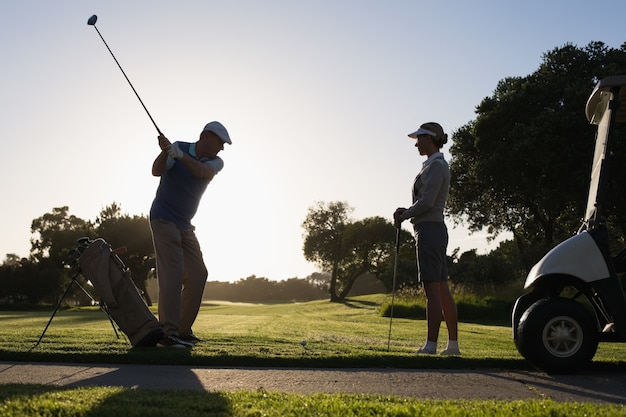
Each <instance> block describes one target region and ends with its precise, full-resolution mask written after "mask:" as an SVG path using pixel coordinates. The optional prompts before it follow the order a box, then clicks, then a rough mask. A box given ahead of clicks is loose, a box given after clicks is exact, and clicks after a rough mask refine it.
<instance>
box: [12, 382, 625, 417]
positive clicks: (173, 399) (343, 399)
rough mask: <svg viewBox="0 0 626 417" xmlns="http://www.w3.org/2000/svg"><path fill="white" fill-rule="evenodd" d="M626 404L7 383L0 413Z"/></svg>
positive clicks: (312, 412)
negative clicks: (435, 399) (68, 386)
mask: <svg viewBox="0 0 626 417" xmlns="http://www.w3.org/2000/svg"><path fill="white" fill-rule="evenodd" d="M625 412H626V408H625V406H624V405H616V404H591V403H556V402H554V401H551V400H531V401H480V400H458V401H457V400H454V401H452V400H447V401H434V400H427V401H424V400H420V399H413V398H401V397H394V396H379V395H345V394H332V395H331V394H315V395H298V394H283V393H275V392H265V391H257V392H246V391H240V392H223V393H206V392H185V391H152V390H133V389H129V388H120V387H92V388H60V387H51V386H40V385H36V386H33V385H6V386H3V387H2V390H0V417H16V416H20V417H23V416H67V417H83V416H99V417H119V416H124V417H145V416H150V417H165V416H167V417H170V416H182V415H184V416H185V417H200V416H202V417H213V416H220V417H229V416H233V417H240V416H241V417H243V416H247V417H250V416H267V417H274V416H276V417H290V416H293V417H296V416H297V417H307V416H341V417H350V416H416V417H419V416H439V415H441V416H450V417H456V416H474V417H486V416H496V417H498V416H502V417H504V416H506V417H509V416H513V415H514V416H568V417H578V416H590V415H593V416H616V415H624V413H625Z"/></svg>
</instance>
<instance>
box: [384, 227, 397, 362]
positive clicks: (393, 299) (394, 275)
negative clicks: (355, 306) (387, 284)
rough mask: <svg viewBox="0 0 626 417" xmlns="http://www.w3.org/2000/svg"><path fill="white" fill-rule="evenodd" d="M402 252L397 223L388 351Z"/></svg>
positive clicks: (389, 341)
mask: <svg viewBox="0 0 626 417" xmlns="http://www.w3.org/2000/svg"><path fill="white" fill-rule="evenodd" d="M399 254H400V225H396V255H395V259H394V261H393V279H392V281H391V310H390V311H389V335H388V336H387V352H389V346H390V344H391V325H392V323H393V304H394V302H395V298H396V276H397V275H398V255H399Z"/></svg>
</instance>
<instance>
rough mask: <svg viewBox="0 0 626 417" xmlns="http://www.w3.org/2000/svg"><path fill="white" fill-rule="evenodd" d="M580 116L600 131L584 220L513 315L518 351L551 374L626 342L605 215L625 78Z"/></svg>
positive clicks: (532, 277) (599, 91)
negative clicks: (612, 344)
mask: <svg viewBox="0 0 626 417" xmlns="http://www.w3.org/2000/svg"><path fill="white" fill-rule="evenodd" d="M585 113H586V116H587V119H588V120H589V122H590V123H591V124H594V125H597V126H598V128H597V133H596V145H595V150H594V156H593V164H592V169H591V179H590V184H589V196H588V200H587V208H586V211H585V218H584V220H583V223H582V225H581V227H580V229H579V230H578V233H577V234H576V235H575V236H572V237H571V238H569V239H567V240H565V241H564V242H562V243H560V244H559V245H557V246H555V247H554V248H553V249H552V250H551V251H550V252H548V253H547V254H546V255H545V256H544V257H543V258H542V259H541V260H540V261H539V262H538V263H537V264H536V265H535V266H534V267H533V268H532V269H531V271H530V272H529V274H528V276H527V278H526V282H525V284H524V289H525V291H526V293H525V294H524V295H522V296H521V297H519V298H518V299H517V301H516V303H515V306H514V308H513V313H512V330H513V339H514V341H515V345H516V347H517V349H518V351H519V352H520V353H521V354H522V356H524V357H525V358H526V359H527V360H528V361H529V362H531V364H533V365H534V366H535V367H537V368H540V369H543V370H545V371H548V372H555V373H562V372H572V371H575V370H576V369H579V368H581V367H583V366H585V365H586V364H588V363H589V362H591V359H592V358H593V356H594V355H595V352H596V349H597V346H598V342H626V298H625V296H624V290H623V288H622V285H621V283H620V279H619V277H618V275H617V274H618V273H620V272H626V249H624V250H622V251H621V252H620V253H619V254H618V255H617V256H615V257H612V256H611V252H610V245H609V242H610V240H609V239H610V237H609V231H608V227H607V224H606V213H605V212H604V211H605V209H606V205H605V202H606V197H607V191H608V185H609V179H610V175H611V170H610V168H611V167H610V162H611V161H610V160H611V158H610V157H608V156H610V155H611V153H612V148H613V144H614V143H615V142H616V141H617V140H619V139H622V140H626V138H617V137H615V136H616V131H617V129H616V128H615V127H616V125H617V124H620V123H626V75H622V76H615V77H607V78H605V79H603V80H601V81H600V82H598V84H597V85H596V87H595V88H594V90H593V92H592V93H591V95H590V97H589V99H588V101H587V105H586V111H585ZM613 168H615V167H613Z"/></svg>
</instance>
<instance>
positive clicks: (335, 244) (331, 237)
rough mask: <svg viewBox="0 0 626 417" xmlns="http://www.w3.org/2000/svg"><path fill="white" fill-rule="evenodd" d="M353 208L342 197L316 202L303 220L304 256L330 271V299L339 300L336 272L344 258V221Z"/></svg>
mask: <svg viewBox="0 0 626 417" xmlns="http://www.w3.org/2000/svg"><path fill="white" fill-rule="evenodd" d="M353 210H354V209H353V208H352V207H350V206H349V205H348V203H346V202H344V201H335V202H331V203H323V202H317V203H316V204H315V205H314V206H313V207H310V208H309V211H308V213H307V216H306V218H305V220H304V222H303V223H302V227H303V228H304V230H305V238H304V244H303V252H304V258H305V259H306V260H307V261H310V262H314V263H315V264H317V265H318V266H319V267H320V268H321V269H322V270H323V271H327V272H330V285H329V288H328V291H329V293H330V300H331V301H334V302H336V301H340V299H339V298H338V296H337V276H338V273H339V270H340V268H341V262H342V261H343V259H344V252H343V250H342V249H343V248H342V240H343V234H344V231H345V228H346V225H347V224H348V223H349V222H350V221H351V220H350V218H349V213H350V212H352V211H353Z"/></svg>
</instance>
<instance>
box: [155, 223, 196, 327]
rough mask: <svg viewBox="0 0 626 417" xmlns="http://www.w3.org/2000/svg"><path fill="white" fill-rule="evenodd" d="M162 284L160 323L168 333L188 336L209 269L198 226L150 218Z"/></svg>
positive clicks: (159, 305)
mask: <svg viewBox="0 0 626 417" xmlns="http://www.w3.org/2000/svg"><path fill="white" fill-rule="evenodd" d="M150 228H151V229H152V242H153V244H154V252H155V256H156V273H157V281H158V284H159V300H158V313H159V323H161V326H162V327H163V331H164V332H165V335H166V336H185V335H189V334H191V333H192V329H191V326H192V325H193V323H194V321H195V320H196V317H197V316H198V311H199V310H200V304H201V303H202V294H203V292H204V286H205V284H206V280H207V276H208V272H207V269H206V266H205V264H204V260H203V258H202V251H201V250H200V244H199V243H198V239H197V238H196V234H195V232H194V229H193V228H191V229H181V228H180V227H178V226H177V225H175V224H174V223H171V222H167V221H163V220H152V221H150Z"/></svg>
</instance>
